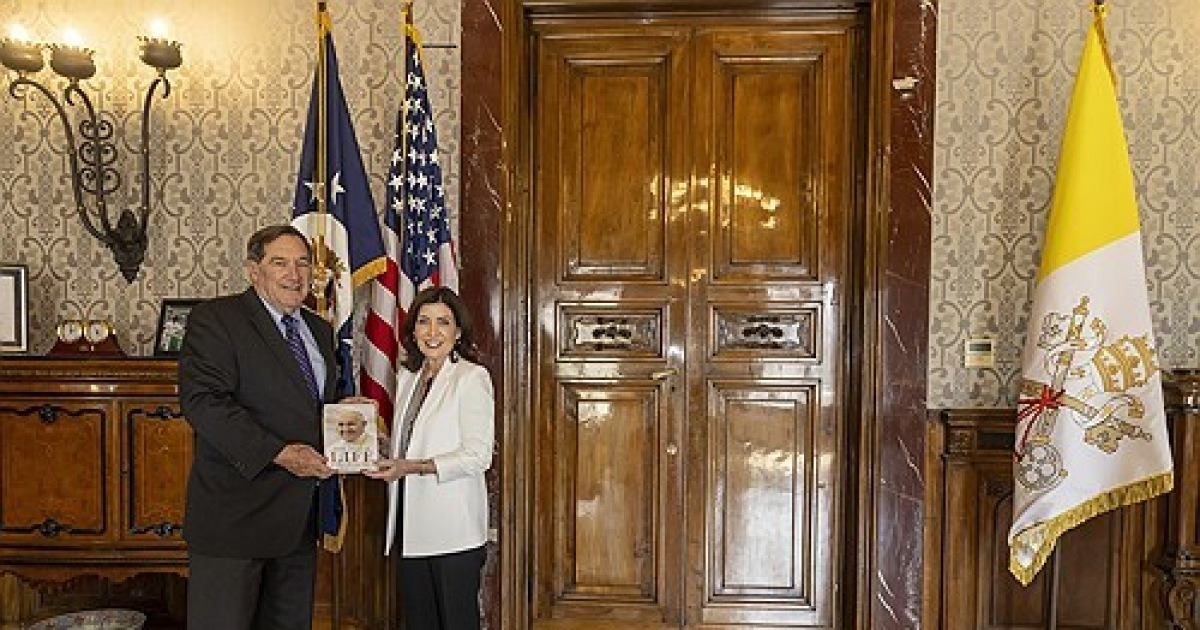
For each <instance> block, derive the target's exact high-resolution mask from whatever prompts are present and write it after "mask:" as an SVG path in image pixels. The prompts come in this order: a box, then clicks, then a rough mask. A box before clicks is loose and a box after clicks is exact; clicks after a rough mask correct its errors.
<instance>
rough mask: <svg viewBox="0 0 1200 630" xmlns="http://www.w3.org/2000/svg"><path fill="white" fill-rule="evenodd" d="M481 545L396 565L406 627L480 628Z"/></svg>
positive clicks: (411, 629)
mask: <svg viewBox="0 0 1200 630" xmlns="http://www.w3.org/2000/svg"><path fill="white" fill-rule="evenodd" d="M486 559H487V553H486V552H485V551H484V548H483V547H476V548H475V549H468V550H466V551H460V552H457V553H450V554H445V555H438V556H426V557H421V558H401V559H400V562H399V563H398V564H397V566H398V567H399V569H398V571H399V573H400V575H399V581H400V607H401V609H402V610H403V619H404V628H405V629H406V630H479V584H480V580H481V575H480V572H481V571H482V569H483V563H484V561H485V560H486Z"/></svg>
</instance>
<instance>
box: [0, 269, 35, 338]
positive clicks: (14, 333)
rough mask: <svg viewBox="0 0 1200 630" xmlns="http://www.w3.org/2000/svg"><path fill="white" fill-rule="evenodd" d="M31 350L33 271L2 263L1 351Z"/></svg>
mask: <svg viewBox="0 0 1200 630" xmlns="http://www.w3.org/2000/svg"><path fill="white" fill-rule="evenodd" d="M27 351H29V270H28V269H27V268H26V267H25V265H10V264H0V352H27Z"/></svg>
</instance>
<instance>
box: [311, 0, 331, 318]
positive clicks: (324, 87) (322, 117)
mask: <svg viewBox="0 0 1200 630" xmlns="http://www.w3.org/2000/svg"><path fill="white" fill-rule="evenodd" d="M329 21H330V20H329V12H328V5H327V3H326V2H325V1H324V0H320V1H318V2H317V86H316V88H317V142H316V153H317V163H316V165H315V168H314V173H313V191H314V192H315V193H316V197H317V220H316V225H315V229H314V230H313V233H314V236H313V244H312V245H313V255H314V260H313V263H314V268H313V297H314V298H315V300H316V303H317V314H318V315H320V316H321V317H324V318H326V319H328V318H329V316H330V314H329V300H328V299H327V298H326V296H325V288H326V286H327V285H328V282H329V263H328V261H327V260H326V257H327V254H326V252H327V251H328V250H329V248H328V247H326V246H325V220H326V217H327V216H328V212H329V209H328V208H327V207H326V198H325V185H326V182H327V181H328V176H329V174H328V173H327V172H326V171H327V166H328V165H327V164H326V156H327V153H328V149H329V147H328V146H327V145H328V133H327V129H326V126H327V123H328V117H329V114H328V112H327V111H326V110H327V108H328V102H327V101H328V98H327V95H328V87H329V77H328V76H327V68H326V64H327V63H328V60H327V59H326V56H327V54H326V49H325V38H326V36H327V35H328V33H329V26H330V24H329Z"/></svg>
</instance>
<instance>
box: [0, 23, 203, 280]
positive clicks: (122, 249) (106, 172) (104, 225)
mask: <svg viewBox="0 0 1200 630" xmlns="http://www.w3.org/2000/svg"><path fill="white" fill-rule="evenodd" d="M141 39H142V55H141V58H142V61H144V62H145V63H146V64H147V65H150V66H152V67H154V68H155V69H156V70H157V71H158V76H157V77H156V78H155V79H154V81H153V82H152V83H151V84H150V87H149V88H148V89H147V90H146V97H145V99H144V101H143V104H142V118H141V125H142V131H141V138H140V143H139V152H140V164H139V166H140V169H141V196H140V205H139V206H138V208H136V210H134V209H123V210H121V212H120V214H119V215H118V216H117V218H116V221H115V223H114V221H113V219H112V215H111V214H110V213H109V207H108V196H109V195H110V194H112V193H115V192H116V191H118V190H120V189H121V187H122V184H123V182H124V178H123V177H122V175H121V173H120V171H118V170H117V169H116V168H114V167H113V164H114V163H115V162H116V160H117V147H116V143H115V142H114V141H113V137H114V135H115V132H116V129H115V128H114V126H113V124H112V122H110V121H108V120H105V119H103V118H102V117H101V115H100V113H99V112H97V111H96V108H95V106H94V105H93V103H92V99H91V98H90V97H89V96H88V95H87V93H86V92H84V91H83V89H82V88H81V87H80V85H79V82H80V81H81V80H84V79H88V78H90V77H92V76H93V75H94V74H95V65H94V64H93V63H92V58H91V55H92V51H90V50H87V49H85V48H78V47H71V46H51V47H50V48H51V57H50V66H51V67H52V68H53V69H54V71H55V73H57V74H58V75H60V76H62V77H64V78H66V79H67V85H66V86H65V87H64V88H63V91H62V99H59V98H58V97H57V96H56V95H55V93H54V92H53V91H51V90H50V88H48V87H46V86H45V84H43V83H41V82H39V81H36V80H34V79H31V78H29V76H28V75H29V74H31V73H35V72H38V71H40V70H41V69H42V66H43V63H44V60H43V58H42V53H41V47H40V46H39V45H37V44H31V43H25V42H14V41H10V40H5V41H3V42H0V62H2V63H3V65H4V66H5V67H7V68H9V69H10V70H14V71H16V72H17V77H16V78H15V79H13V80H12V82H11V83H10V84H9V87H8V92H9V94H10V95H12V96H13V98H15V99H18V100H28V98H29V92H28V89H33V90H35V91H37V92H38V93H40V94H41V95H42V96H44V97H45V98H46V100H48V101H49V102H50V104H51V105H52V106H53V107H54V110H55V112H56V114H57V115H58V120H59V122H60V123H62V127H63V132H64V134H65V136H66V140H67V154H68V155H67V159H68V164H69V167H70V171H71V172H70V176H71V191H72V193H73V196H74V201H75V208H76V211H77V212H78V214H79V219H80V222H81V223H83V227H84V229H86V230H87V232H88V233H89V234H91V235H92V236H93V237H95V238H96V239H98V240H99V241H100V242H102V243H103V244H104V245H105V246H106V247H107V248H108V249H109V250H110V251H111V252H112V254H113V258H114V259H115V260H116V263H117V267H118V268H120V270H121V275H122V276H124V277H125V280H126V281H128V282H130V283H132V282H133V281H134V279H135V278H136V277H137V274H138V271H139V270H140V269H141V266H142V262H143V261H144V260H145V256H146V247H147V244H148V239H147V227H148V224H149V222H150V109H151V105H152V103H153V99H154V95H155V93H156V92H157V91H158V88H159V85H160V84H161V85H162V87H163V94H162V98H163V99H166V98H168V97H169V96H170V95H171V83H170V81H168V80H167V77H166V71H167V70H170V69H174V68H178V67H179V66H180V65H181V64H182V58H181V56H180V51H179V44H178V43H177V42H168V41H165V40H161V39H151V38H141ZM64 103H65V106H64ZM67 107H82V111H83V113H82V117H81V119H80V121H79V123H78V133H79V136H78V138H76V135H75V129H74V128H73V127H72V125H71V120H70V116H69V115H68V113H67ZM89 198H90V200H91V203H89ZM92 206H94V207H92Z"/></svg>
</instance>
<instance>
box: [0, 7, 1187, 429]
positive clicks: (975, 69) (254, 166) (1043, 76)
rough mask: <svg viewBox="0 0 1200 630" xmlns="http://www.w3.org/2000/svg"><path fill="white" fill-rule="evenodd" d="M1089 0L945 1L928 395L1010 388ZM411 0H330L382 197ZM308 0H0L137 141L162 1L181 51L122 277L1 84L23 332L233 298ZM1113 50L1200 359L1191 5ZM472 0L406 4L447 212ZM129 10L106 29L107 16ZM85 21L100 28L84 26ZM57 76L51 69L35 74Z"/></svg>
mask: <svg viewBox="0 0 1200 630" xmlns="http://www.w3.org/2000/svg"><path fill="white" fill-rule="evenodd" d="M1087 4H1088V3H1087V1H1086V0H1075V1H1070V2H1052V3H1048V2H1044V1H1043V0H1014V1H1013V2H1008V3H1003V4H999V5H997V4H994V3H981V2H975V1H974V0H941V2H939V11H940V18H939V26H938V39H939V41H938V48H939V52H938V64H939V65H938V77H937V80H938V85H937V94H938V112H937V121H936V130H935V139H936V150H935V151H936V155H935V176H934V177H935V179H934V181H935V185H934V217H933V260H932V278H931V285H930V300H931V304H930V311H931V315H930V325H929V331H930V357H929V365H930V369H929V378H930V382H929V405H930V406H931V407H1002V406H1007V405H1010V404H1011V403H1012V399H1013V392H1014V388H1015V381H1016V379H1017V371H1018V364H1019V361H1020V357H1019V354H1020V348H1021V345H1022V343H1023V340H1024V330H1025V325H1026V313H1027V310H1028V300H1029V296H1030V294H1031V290H1032V277H1033V274H1034V272H1035V269H1036V266H1037V260H1038V255H1039V252H1040V247H1041V233H1042V229H1043V226H1044V220H1045V215H1046V211H1047V207H1048V203H1049V198H1050V192H1051V189H1052V184H1053V174H1054V165H1055V161H1056V159H1057V152H1058V140H1059V139H1058V136H1059V134H1060V133H1061V130H1062V125H1063V116H1064V114H1065V109H1066V105H1067V99H1068V97H1069V89H1070V87H1069V86H1070V84H1071V80H1072V78H1073V75H1074V71H1075V64H1076V63H1077V61H1078V54H1079V49H1080V46H1081V44H1082V37H1083V34H1084V32H1085V29H1086V27H1087V24H1088V19H1089V14H1088V12H1087V10H1086V9H1087ZM397 5H398V2H395V1H394V0H355V1H354V2H336V1H335V2H332V3H331V6H332V12H333V17H334V37H335V40H336V41H337V44H338V56H339V62H340V69H341V75H342V81H343V85H344V87H345V89H346V93H347V98H348V99H349V102H350V107H351V110H352V113H353V115H354V118H355V127H356V131H357V133H358V138H359V142H360V145H361V148H362V151H363V157H364V160H365V161H366V163H367V165H368V170H369V172H370V175H371V177H372V181H373V184H374V186H373V192H374V194H375V199H376V203H377V204H380V203H381V202H382V200H383V198H384V197H383V194H384V175H385V173H386V168H387V159H388V156H389V154H390V152H391V146H392V133H393V130H394V125H395V115H396V108H397V107H398V105H399V98H398V94H399V92H400V77H399V70H398V67H399V66H398V63H397V59H396V55H397V54H398V51H399V43H400V23H399V21H400V17H399V15H398V12H397V9H396V7H397ZM314 6H315V3H312V2H299V1H296V0H255V1H254V2H244V1H242V2H234V1H233V0H213V1H212V2H205V3H193V2H188V3H183V2H170V1H168V0H104V1H101V2H88V3H80V2H71V1H70V0H0V16H5V17H4V18H0V28H4V29H5V30H7V26H8V23H9V22H11V21H20V22H21V23H23V24H24V25H25V26H26V27H27V28H29V29H30V30H31V31H32V32H33V33H35V34H36V35H38V36H40V38H42V39H57V38H58V37H59V36H58V33H60V32H61V31H62V29H63V28H64V27H66V26H74V27H75V28H76V29H78V30H79V31H80V32H81V33H82V34H83V36H84V37H85V40H86V41H87V43H88V45H89V46H90V47H92V48H95V49H96V50H97V55H96V59H97V65H98V66H99V68H100V70H99V74H98V76H97V78H95V79H93V80H91V81H88V82H87V84H88V85H90V86H92V89H93V91H92V94H93V95H94V96H95V98H96V100H97V102H98V104H99V106H100V108H101V109H102V110H104V111H105V112H108V113H109V115H111V116H112V119H113V120H114V121H115V123H116V124H117V126H118V128H119V130H120V131H119V134H120V135H121V137H122V138H123V140H122V145H121V147H122V149H123V150H124V153H123V154H122V156H121V164H122V165H123V172H124V173H125V175H126V180H127V182H126V187H125V190H124V191H123V192H122V193H121V195H122V196H121V197H120V198H119V203H117V204H114V205H115V206H116V207H118V208H122V207H130V206H132V205H134V202H135V201H136V190H135V189H134V188H133V186H131V185H130V183H129V180H130V179H131V178H132V177H134V175H135V173H134V169H135V168H136V161H134V158H133V156H132V155H131V152H130V151H129V148H130V147H132V146H133V142H134V140H135V139H136V137H137V134H138V133H139V131H140V128H139V125H138V112H139V111H140V107H141V99H142V94H143V91H144V89H145V87H146V86H147V85H148V83H149V81H150V79H151V74H150V70H149V69H148V68H146V67H144V66H143V65H142V64H141V63H140V62H139V61H138V60H137V52H136V43H135V38H136V36H137V35H139V34H141V33H143V32H145V30H146V29H145V24H146V23H147V21H148V19H149V18H150V17H153V16H158V17H162V18H164V19H165V20H166V21H167V22H168V23H169V24H170V26H171V37H172V38H174V39H178V40H180V41H182V42H183V43H184V49H183V54H184V66H183V67H182V68H181V69H180V70H178V71H176V72H174V73H172V75H171V78H172V88H173V92H172V94H171V97H170V98H169V99H168V100H166V101H162V102H160V103H158V104H157V105H156V107H157V109H156V110H155V115H154V117H153V123H152V124H153V127H154V136H153V143H152V145H153V146H152V152H153V155H152V163H151V171H152V182H153V188H152V203H153V206H154V213H153V218H152V221H151V226H150V242H151V248H150V252H149V253H148V255H147V260H146V263H145V264H144V265H143V269H142V272H141V274H140V275H139V276H138V278H137V280H136V281H135V282H134V283H133V284H127V283H126V282H125V280H124V279H123V278H121V276H120V275H119V273H118V270H117V268H116V265H115V263H113V262H112V258H111V256H110V254H109V252H108V251H107V250H106V249H104V248H103V247H102V246H100V245H99V243H97V242H96V241H95V240H94V239H92V238H91V237H90V236H87V235H86V234H85V233H84V231H83V228H82V226H81V225H80V224H79V221H78V219H77V218H76V216H75V210H74V208H73V207H72V205H71V200H70V192H69V190H68V188H67V187H66V185H65V179H64V177H63V173H64V172H65V171H64V166H65V157H64V155H63V135H62V131H61V130H60V129H59V128H58V126H57V125H58V124H57V122H56V121H55V120H54V118H53V116H52V110H51V108H50V107H49V105H47V104H46V103H45V101H44V100H41V99H37V100H34V101H32V102H30V103H28V104H23V103H20V102H17V101H15V100H14V99H12V98H11V97H9V96H8V95H7V93H4V94H2V95H0V146H4V147H11V150H8V151H3V152H0V262H19V263H24V264H26V265H28V266H29V269H30V283H31V286H30V298H31V304H30V314H31V322H30V329H31V331H30V336H31V338H30V343H31V348H32V352H33V353H34V354H41V353H43V352H45V350H46V349H47V348H49V346H50V345H51V343H52V337H53V331H54V325H55V324H56V323H57V321H58V320H59V319H61V318H64V317H95V318H103V317H107V318H111V319H112V320H113V321H114V322H115V323H116V325H117V329H118V332H119V335H120V339H121V342H122V344H123V346H124V347H125V349H126V351H127V352H129V353H130V354H149V353H150V351H151V343H150V338H151V336H152V335H153V331H154V326H155V321H156V319H157V316H158V309H159V304H160V302H161V300H162V298H164V297H207V296H212V295H217V294H220V293H227V292H232V291H237V290H240V289H241V288H242V287H243V286H245V281H244V279H243V276H242V271H241V260H242V256H243V253H242V248H243V244H244V241H245V238H246V236H247V235H249V234H250V232H252V231H253V230H254V229H256V228H257V227H259V226H262V225H265V224H268V223H274V222H278V221H283V220H286V219H287V218H288V215H289V212H290V210H289V204H290V199H291V195H292V190H293V186H294V185H295V174H294V173H295V171H296V167H297V161H298V153H299V146H300V135H301V131H302V125H303V118H304V116H305V112H306V108H307V106H308V103H307V100H308V96H307V95H308V89H309V87H308V86H309V85H310V81H311V74H312V68H313V63H314V54H315V29H314V27H313V7H314ZM1112 6H1113V9H1112V12H1111V16H1112V17H1111V18H1110V20H1109V31H1110V41H1111V46H1112V53H1113V57H1114V59H1115V62H1116V64H1117V68H1118V70H1119V72H1120V73H1121V76H1122V81H1121V87H1120V89H1121V96H1122V105H1123V108H1124V113H1125V118H1126V124H1127V132H1128V134H1129V138H1130V144H1131V153H1132V156H1133V163H1134V169H1135V176H1136V178H1137V182H1138V191H1139V195H1140V199H1139V201H1140V204H1141V210H1142V220H1143V232H1144V237H1145V240H1146V246H1147V251H1148V256H1149V260H1148V265H1149V269H1148V271H1149V279H1148V280H1149V284H1150V289H1151V298H1152V300H1153V308H1154V316H1155V325H1156V330H1157V333H1158V339H1159V344H1160V352H1161V354H1162V359H1163V363H1164V364H1165V365H1166V366H1168V367H1173V368H1181V367H1197V366H1200V356H1197V353H1198V350H1197V348H1198V347H1200V221H1198V214H1200V208H1198V206H1200V202H1197V198H1198V197H1200V124H1197V122H1196V117H1197V115H1198V114H1200V63H1197V61H1198V60H1200V43H1198V42H1200V5H1198V4H1197V3H1195V2H1194V0H1165V1H1164V2H1158V3H1138V4H1137V5H1131V4H1127V3H1114V4H1113V5H1112ZM459 20H460V18H459V3H458V2H456V1H449V0H430V1H427V2H421V3H418V4H417V7H416V22H417V25H418V26H419V27H420V28H421V31H422V33H423V35H424V38H425V43H426V56H425V60H426V68H427V72H428V74H429V78H430V80H431V83H432V86H433V88H434V89H433V90H432V95H433V98H434V99H435V102H434V107H435V108H436V110H437V112H438V113H437V116H438V123H439V135H440V139H441V146H442V149H443V154H444V155H443V157H444V160H443V164H444V166H445V167H446V175H447V186H446V188H447V191H448V193H449V194H450V196H451V200H450V201H451V204H450V205H451V207H452V208H455V209H457V208H458V203H457V199H456V198H455V197H456V196H457V194H458V179H459V177H458V159H457V158H458V155H459V151H458V143H459V112H458V94H459V77H460V70H459V50H458V43H459V41H460V37H461V35H460V28H459ZM114 21H115V24H114V23H113V22H114ZM93 25H103V27H100V26H93ZM43 76H47V77H48V76H49V71H43ZM971 337H991V338H992V339H994V340H995V342H996V358H997V364H996V367H995V368H994V369H968V368H964V367H962V359H963V350H962V347H963V341H964V340H966V339H968V338H971Z"/></svg>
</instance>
